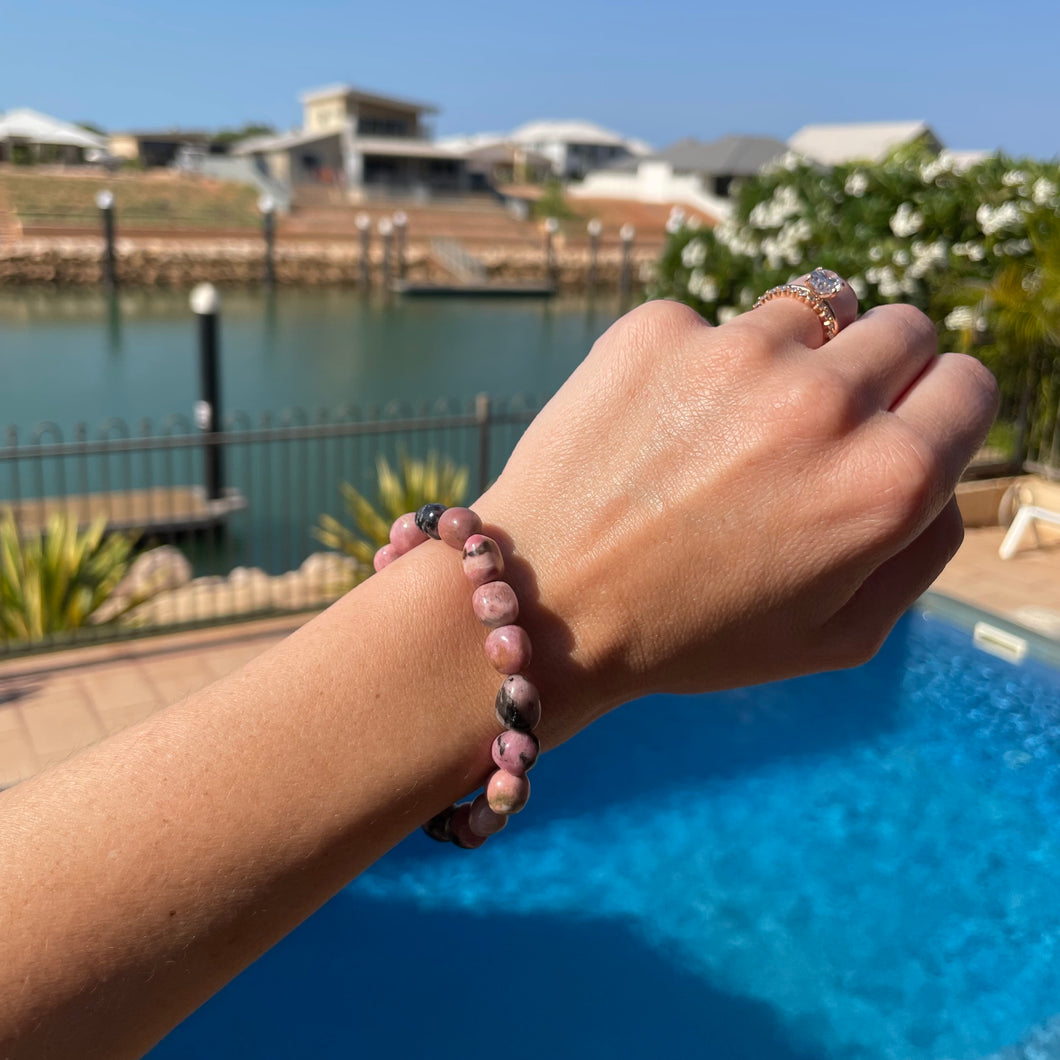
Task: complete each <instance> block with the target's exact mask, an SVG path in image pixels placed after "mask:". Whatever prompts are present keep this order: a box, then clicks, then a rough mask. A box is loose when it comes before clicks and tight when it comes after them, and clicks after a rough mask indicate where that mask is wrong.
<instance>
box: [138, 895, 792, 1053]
mask: <svg viewBox="0 0 1060 1060" xmlns="http://www.w3.org/2000/svg"><path fill="white" fill-rule="evenodd" d="M339 940H356V942H357V949H356V950H354V949H352V948H351V946H350V944H349V942H340V941H339ZM424 940H427V944H426V946H424ZM557 1028H562V1030H560V1031H557ZM495 1054H499V1055H503V1056H505V1057H506V1058H507V1060H522V1058H526V1060H531V1058H532V1060H540V1058H541V1057H548V1058H549V1060H568V1058H569V1060H587V1058H594V1057H600V1058H603V1057H607V1058H609V1060H610V1058H614V1057H617V1058H623V1060H624V1058H630V1060H638V1058H648V1057H667V1056H688V1055H695V1056H702V1057H718V1058H724V1060H762V1058H764V1057H769V1058H770V1060H811V1058H812V1054H810V1053H808V1052H802V1051H800V1050H798V1049H797V1048H795V1047H793V1046H792V1045H791V1044H790V1043H789V1042H788V1041H787V1040H786V1035H785V1032H784V1029H783V1028H782V1027H781V1026H780V1025H779V1024H778V1023H777V1021H776V1018H775V1016H774V1014H773V1013H772V1012H771V1010H770V1009H769V1008H768V1006H766V1005H763V1004H760V1003H758V1002H754V1001H751V1000H748V999H746V998H740V997H734V996H732V995H729V994H725V993H722V992H720V991H716V990H713V989H711V988H710V987H709V986H707V985H706V984H704V983H703V982H702V981H700V980H697V979H696V978H695V977H693V976H691V975H689V974H687V973H686V972H684V971H683V970H681V969H680V968H679V967H678V966H677V965H675V964H670V963H668V962H667V961H666V960H664V959H663V958H662V957H661V956H659V955H658V954H657V953H655V952H653V951H652V950H650V949H648V948H647V947H646V946H644V945H642V944H641V943H640V942H639V941H637V940H636V939H635V938H634V937H633V936H632V935H631V934H630V933H629V932H628V931H626V930H624V929H623V928H622V926H621V925H619V924H616V923H613V922H612V923H583V922H578V921H573V920H569V919H561V918H554V917H537V918H533V919H529V918H525V917H496V916H493V917H474V916H469V915H466V914H463V915H462V914H453V913H425V912H423V911H421V910H417V909H415V908H412V907H410V906H406V905H403V904H402V905H397V904H393V903H382V902H376V901H374V900H371V899H363V898H359V897H356V896H354V895H351V894H346V893H344V894H340V895H339V896H338V897H337V898H335V899H334V900H333V901H332V902H330V903H329V904H328V905H327V906H325V907H324V909H323V910H321V911H320V912H319V913H318V914H317V915H316V916H314V917H313V918H312V919H310V920H309V921H307V922H306V923H305V924H303V925H302V927H300V928H299V929H298V930H297V931H295V932H294V933H293V934H291V935H289V936H288V937H287V939H286V940H284V941H283V942H282V943H280V945H279V946H277V947H275V948H274V949H273V950H271V951H270V952H269V953H268V954H266V955H265V956H264V957H263V958H261V960H259V961H258V962H257V963H256V964H255V965H253V966H252V967H251V968H250V969H248V970H247V971H246V972H244V973H243V975H241V976H240V977H239V978H238V979H237V980H235V981H234V982H233V983H231V984H230V985H229V986H228V987H227V988H225V990H223V991H222V992H221V993H220V994H219V995H218V996H217V997H215V998H214V999H213V1000H212V1001H210V1002H208V1003H207V1004H206V1005H205V1006H204V1007H203V1008H201V1009H200V1010H199V1011H198V1012H197V1013H196V1014H195V1015H193V1016H192V1017H191V1018H190V1019H188V1020H187V1021H186V1022H185V1023H184V1024H182V1025H181V1026H180V1027H179V1028H177V1030H175V1031H174V1032H173V1033H172V1034H170V1035H169V1037H168V1038H166V1039H165V1040H164V1041H163V1042H162V1043H161V1044H160V1045H159V1046H157V1047H156V1048H155V1049H154V1050H153V1051H152V1052H151V1053H149V1054H148V1055H149V1058H150V1060H190V1058H192V1057H205V1056H209V1057H215V1058H221V1057H225V1058H227V1057H233V1058H235V1057H247V1058H250V1060H271V1058H276V1060H279V1058H283V1060H289V1058H291V1057H305V1058H310V1060H326V1058H330V1057H342V1058H344V1060H345V1058H347V1057H350V1056H357V1057H364V1058H377V1057H378V1058H384V1057H385V1058H405V1057H431V1058H432V1060H450V1058H452V1060H458V1058H459V1060H472V1058H476V1057H482V1056H489V1055H495Z"/></svg>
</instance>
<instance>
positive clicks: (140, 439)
mask: <svg viewBox="0 0 1060 1060" xmlns="http://www.w3.org/2000/svg"><path fill="white" fill-rule="evenodd" d="M535 412H536V406H535V405H534V404H533V403H532V402H529V401H527V400H525V399H522V398H513V399H496V398H491V397H489V396H487V395H484V394H482V395H479V396H478V397H476V398H475V399H474V400H473V401H470V402H467V403H461V404H455V403H450V402H436V403H433V404H430V405H422V406H420V407H418V408H410V407H408V406H401V405H391V406H388V407H386V408H383V409H368V410H366V411H364V412H363V413H362V412H361V411H359V410H356V409H345V410H340V411H339V412H337V413H333V414H325V413H323V412H321V413H318V414H317V415H316V416H314V417H313V418H310V416H309V415H308V414H307V413H305V412H303V411H301V410H298V409H294V410H289V411H288V412H286V413H284V414H282V415H281V416H279V417H277V416H275V415H273V414H268V413H267V414H264V415H263V416H261V417H260V419H259V420H258V422H257V423H254V422H252V421H251V419H250V417H248V416H246V415H245V414H243V413H235V414H233V415H231V416H228V417H226V419H225V422H224V425H223V426H224V429H223V430H222V431H218V432H215V433H207V432H202V431H196V430H195V429H194V427H193V426H192V424H191V423H190V422H189V420H188V419H187V418H186V417H183V416H174V417H170V418H169V419H168V420H166V421H163V423H161V424H159V425H157V426H156V425H153V424H151V423H150V422H148V421H141V423H140V424H139V425H138V428H137V430H136V431H135V432H134V431H133V430H132V429H131V428H130V427H129V425H128V424H126V423H125V422H124V421H121V420H110V421H107V423H105V424H103V426H102V427H101V428H100V429H99V432H98V433H97V436H95V437H89V434H88V431H87V428H86V427H85V426H84V425H79V426H78V427H76V428H75V430H74V432H73V438H72V440H70V441H67V440H66V438H65V437H64V435H63V432H62V431H61V430H60V429H59V427H58V426H57V425H56V424H54V423H45V424H41V425H40V426H38V427H37V428H36V430H34V431H33V432H32V433H31V434H30V436H29V437H28V439H26V440H25V441H23V440H22V439H21V438H20V437H19V432H18V431H16V430H15V429H9V430H8V432H7V435H6V444H5V445H4V446H3V447H0V545H3V544H4V541H3V533H4V526H5V524H6V526H7V527H8V538H9V539H10V538H14V539H15V540H16V541H17V543H18V547H17V550H16V551H17V553H18V555H17V556H16V557H15V560H11V559H9V558H5V557H4V556H3V555H2V554H0V658H3V657H5V656H10V655H15V654H24V653H27V652H31V651H40V650H47V649H51V648H56V647H65V646H72V645H77V644H83V643H95V642H98V641H101V640H107V639H115V638H120V637H125V636H130V635H135V634H137V633H143V632H148V631H149V632H162V631H170V630H175V629H179V628H185V627H189V626H198V625H208V624H216V623H222V622H229V621H235V620H238V619H243V618H251V617H260V616H262V615H268V614H279V613H284V612H296V611H305V610H309V609H314V608H318V607H321V606H324V605H326V604H327V603H329V602H331V601H332V600H334V599H336V598H337V597H338V596H340V595H341V594H342V593H343V592H345V591H346V590H347V589H349V588H350V587H351V586H352V585H353V584H355V582H356V581H357V580H359V578H360V577H362V576H363V575H364V573H365V572H364V569H363V565H358V563H357V562H356V561H355V560H354V559H353V558H352V557H349V556H345V555H342V554H340V553H337V552H329V551H328V550H326V549H325V547H324V546H323V545H322V544H320V543H319V542H318V541H316V539H315V538H314V534H313V530H314V527H316V526H317V524H318V523H319V521H320V518H321V516H323V515H328V516H331V517H333V518H336V519H339V520H340V521H341V522H343V523H345V524H347V525H351V526H352V520H351V518H350V515H349V512H348V511H347V510H346V506H345V503H344V501H343V498H342V494H341V492H340V485H341V484H343V483H347V484H349V485H350V486H352V487H353V488H354V489H355V490H356V491H357V492H358V493H360V494H362V495H363V496H365V497H366V498H368V499H370V500H372V501H374V500H375V498H376V496H377V487H378V482H377V466H378V461H379V460H381V459H385V460H386V461H387V462H388V463H389V465H390V466H391V467H397V466H399V465H400V462H401V460H402V458H408V459H411V460H419V461H423V460H426V459H428V458H429V457H430V456H432V455H437V456H438V457H440V458H442V459H446V460H449V461H451V462H452V463H453V464H454V465H456V466H457V467H460V468H463V469H466V471H467V474H468V481H469V484H470V489H471V491H472V492H481V491H483V490H484V489H485V488H486V487H487V486H488V485H489V483H490V481H492V479H493V478H495V477H496V475H497V474H498V473H499V472H500V469H501V468H502V467H503V465H504V462H505V461H506V460H507V458H508V455H509V454H510V453H511V450H512V449H513V448H514V446H515V444H516V442H517V441H518V439H519V437H520V436H521V434H522V432H523V430H524V429H525V426H526V425H527V424H528V423H529V422H530V420H531V419H532V418H533V416H534V414H535ZM97 520H98V521H101V522H102V523H104V524H105V525H106V527H107V531H108V532H109V533H111V534H112V535H118V534H122V533H128V532H129V531H132V532H133V533H134V535H135V539H136V544H135V551H136V559H135V561H134V563H133V566H132V568H131V570H130V572H129V574H128V575H127V576H126V577H125V578H124V579H123V581H122V583H121V584H120V585H118V586H117V588H113V589H112V591H111V592H110V593H109V602H103V603H102V605H101V606H100V607H99V608H98V609H97V610H96V611H95V612H94V614H92V615H90V616H89V617H88V620H87V621H86V622H85V623H84V624H83V625H80V626H78V627H76V628H63V627H64V625H65V624H67V623H66V620H67V619H69V617H70V614H69V612H72V611H73V610H74V607H73V605H72V604H71V602H70V600H71V597H72V595H73V594H75V593H76V591H77V585H78V584H80V583H78V582H77V579H76V578H75V579H74V581H73V582H72V583H71V584H70V585H68V586H67V589H66V591H65V593H62V592H58V590H56V591H55V592H53V593H52V594H51V595H52V596H53V597H54V599H53V600H52V603H51V605H50V606H51V607H52V609H53V610H54V611H56V612H57V613H56V614H53V615H51V616H49V617H48V619H47V620H45V621H44V622H43V623H41V624H40V625H39V626H38V628H36V629H30V628H29V627H30V625H31V623H30V622H29V619H28V617H27V615H29V613H30V612H32V611H33V609H34V607H35V606H36V605H35V604H34V602H33V600H32V599H29V597H33V594H34V593H35V592H39V590H34V589H32V587H31V586H30V585H28V584H27V583H28V582H30V581H32V580H33V579H34V578H37V579H39V580H40V581H41V582H42V583H46V584H47V585H52V586H53V588H54V583H56V582H57V581H58V580H59V579H61V578H62V577H63V576H69V572H65V575H64V572H63V571H61V570H50V569H46V570H44V571H43V573H41V572H39V571H38V570H37V569H36V568H33V570H32V571H28V570H26V568H27V567H33V563H34V562H36V564H37V567H40V566H42V565H43V566H47V563H46V553H47V550H46V549H45V550H43V554H44V555H45V558H44V559H42V558H40V557H38V559H37V560H34V557H33V552H34V543H35V542H39V541H40V538H41V534H42V533H43V532H44V531H45V530H46V528H48V527H49V526H54V525H56V522H57V521H59V522H61V523H64V524H69V526H70V527H71V528H72V527H78V528H80V530H81V532H82V533H87V530H88V528H89V527H91V526H92V525H93V524H94V523H95V522H96V521H97ZM7 547H8V548H9V549H10V547H11V546H10V544H8V546H7ZM37 551H38V552H41V550H40V549H39V548H38V549H37ZM16 561H17V562H16ZM12 564H14V566H12ZM16 568H17V570H16ZM78 577H80V578H83V577H84V573H83V572H82V573H81V574H79V575H78ZM20 579H21V584H20ZM49 579H50V581H49ZM148 593H149V595H148V596H146V598H144V599H143V600H142V602H138V603H137V604H136V606H135V607H132V609H131V610H128V611H127V612H125V613H119V612H121V611H122V608H123V607H124V606H125V605H126V604H129V603H130V601H139V600H140V598H141V597H144V595H145V594H148ZM41 595H43V596H45V597H47V596H49V593H48V592H43V593H41Z"/></svg>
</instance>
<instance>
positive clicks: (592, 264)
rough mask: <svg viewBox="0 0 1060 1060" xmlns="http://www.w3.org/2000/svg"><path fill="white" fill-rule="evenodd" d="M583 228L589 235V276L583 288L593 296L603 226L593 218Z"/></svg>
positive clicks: (597, 219)
mask: <svg viewBox="0 0 1060 1060" xmlns="http://www.w3.org/2000/svg"><path fill="white" fill-rule="evenodd" d="M585 227H586V230H587V231H588V233H589V275H588V276H586V278H585V286H586V287H587V288H588V290H589V294H593V293H594V292H595V291H596V268H597V261H598V259H599V255H600V233H601V232H602V231H603V228H604V226H603V225H602V224H601V223H600V220H599V218H597V217H594V218H593V219H592V220H591V221H590V222H589V223H588V224H587V225H586V226H585Z"/></svg>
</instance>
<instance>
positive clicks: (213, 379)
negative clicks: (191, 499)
mask: <svg viewBox="0 0 1060 1060" xmlns="http://www.w3.org/2000/svg"><path fill="white" fill-rule="evenodd" d="M190 301H191V308H192V312H193V313H195V315H196V316H197V317H198V318H199V400H198V401H196V402H195V424H196V426H197V427H198V428H199V430H200V431H202V432H203V434H205V435H207V436H208V438H207V441H206V442H205V444H204V445H203V479H204V483H205V486H206V499H207V500H211V501H215V500H218V499H219V498H220V497H221V494H222V491H223V485H224V466H223V465H224V462H223V459H222V449H221V445H220V444H219V443H218V442H217V440H216V438H217V435H218V433H219V431H220V427H221V379H220V375H221V373H220V364H219V351H218V342H217V340H218V330H219V329H218V317H219V313H220V309H221V296H220V295H219V294H218V293H217V288H216V287H214V285H213V284H212V283H200V284H199V285H198V287H196V288H195V289H194V290H193V291H192V292H191V299H190Z"/></svg>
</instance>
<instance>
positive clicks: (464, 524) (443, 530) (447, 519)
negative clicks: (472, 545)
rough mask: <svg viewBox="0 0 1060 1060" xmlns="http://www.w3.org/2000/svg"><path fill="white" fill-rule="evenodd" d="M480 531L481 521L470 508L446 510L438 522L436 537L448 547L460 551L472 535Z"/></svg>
mask: <svg viewBox="0 0 1060 1060" xmlns="http://www.w3.org/2000/svg"><path fill="white" fill-rule="evenodd" d="M481 529H482V520H481V519H480V518H479V517H478V515H477V514H476V513H475V512H473V511H472V510H471V509H470V508H446V509H445V511H444V512H443V513H442V517H441V518H440V519H439V520H438V536H439V537H440V538H441V539H442V540H443V541H444V542H445V543H446V544H447V545H448V546H449V547H450V548H458V549H462V548H463V547H464V543H465V542H466V541H467V539H468V538H469V537H470V536H471V535H472V534H477V533H479V531H481Z"/></svg>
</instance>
